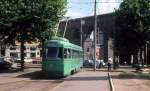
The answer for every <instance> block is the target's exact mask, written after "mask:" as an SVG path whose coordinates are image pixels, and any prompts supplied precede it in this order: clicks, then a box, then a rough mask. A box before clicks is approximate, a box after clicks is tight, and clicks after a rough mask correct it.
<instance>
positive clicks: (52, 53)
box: [47, 47, 58, 58]
mask: <svg viewBox="0 0 150 91" xmlns="http://www.w3.org/2000/svg"><path fill="white" fill-rule="evenodd" d="M57 52H58V48H57V47H48V48H47V57H49V58H56V57H57Z"/></svg>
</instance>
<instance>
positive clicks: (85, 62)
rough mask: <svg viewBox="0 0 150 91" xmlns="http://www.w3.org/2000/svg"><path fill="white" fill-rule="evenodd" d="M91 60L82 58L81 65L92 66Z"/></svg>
mask: <svg viewBox="0 0 150 91" xmlns="http://www.w3.org/2000/svg"><path fill="white" fill-rule="evenodd" d="M93 64H94V63H93V61H92V60H84V61H83V67H92V66H93Z"/></svg>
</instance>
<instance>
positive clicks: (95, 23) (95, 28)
mask: <svg viewBox="0 0 150 91" xmlns="http://www.w3.org/2000/svg"><path fill="white" fill-rule="evenodd" d="M96 7H97V1H96V0H95V3H94V71H96V31H97V15H96V11H97V10H96Z"/></svg>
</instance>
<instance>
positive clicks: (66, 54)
mask: <svg viewBox="0 0 150 91" xmlns="http://www.w3.org/2000/svg"><path fill="white" fill-rule="evenodd" d="M70 52H71V51H70V49H64V58H71V53H70Z"/></svg>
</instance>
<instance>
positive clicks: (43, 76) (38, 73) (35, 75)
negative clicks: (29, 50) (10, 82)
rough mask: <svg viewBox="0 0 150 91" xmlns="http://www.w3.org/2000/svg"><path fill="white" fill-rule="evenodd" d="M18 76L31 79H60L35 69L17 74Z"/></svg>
mask: <svg viewBox="0 0 150 91" xmlns="http://www.w3.org/2000/svg"><path fill="white" fill-rule="evenodd" d="M17 77H19V78H30V79H31V80H61V79H62V77H50V76H49V75H47V74H45V73H43V72H42V71H35V72H29V73H24V74H21V75H18V76H17Z"/></svg>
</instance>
